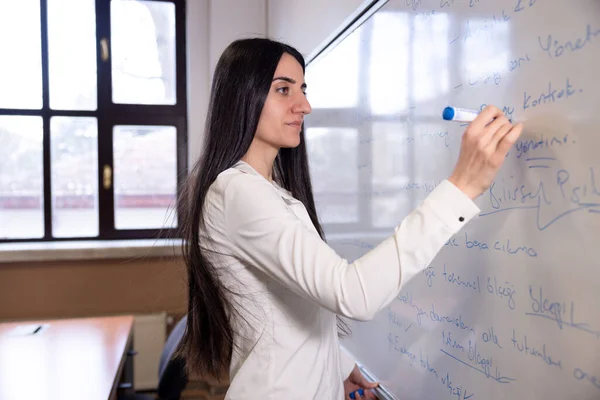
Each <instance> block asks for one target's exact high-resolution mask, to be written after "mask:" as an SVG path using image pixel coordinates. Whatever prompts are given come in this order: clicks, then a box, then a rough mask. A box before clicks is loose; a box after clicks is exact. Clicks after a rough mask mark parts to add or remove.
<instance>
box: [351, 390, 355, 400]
mask: <svg viewBox="0 0 600 400" xmlns="http://www.w3.org/2000/svg"><path fill="white" fill-rule="evenodd" d="M349 396H350V398H351V399H352V400H354V398H355V397H356V395H355V394H354V392H350V394H349Z"/></svg>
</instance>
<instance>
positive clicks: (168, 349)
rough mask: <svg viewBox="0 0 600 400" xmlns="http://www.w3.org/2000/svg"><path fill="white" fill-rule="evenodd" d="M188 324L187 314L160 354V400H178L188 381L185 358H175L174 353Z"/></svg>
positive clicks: (178, 323) (158, 390)
mask: <svg viewBox="0 0 600 400" xmlns="http://www.w3.org/2000/svg"><path fill="white" fill-rule="evenodd" d="M186 324H187V315H186V316H184V317H183V318H182V319H181V320H179V322H177V324H176V325H175V327H174V328H173V330H172V331H171V333H170V334H169V337H168V338H167V341H166V343H165V347H164V348H163V352H162V354H161V356H160V363H159V366H158V389H157V394H158V398H159V399H160V400H178V399H179V398H180V396H181V392H182V391H183V389H185V386H186V385H187V383H188V377H187V373H186V371H185V360H184V359H182V358H173V354H174V353H175V351H176V350H177V348H178V347H179V343H180V342H181V339H182V338H183V334H184V333H185V327H186Z"/></svg>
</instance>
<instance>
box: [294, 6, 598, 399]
mask: <svg viewBox="0 0 600 400" xmlns="http://www.w3.org/2000/svg"><path fill="white" fill-rule="evenodd" d="M306 81H307V84H308V96H309V100H310V101H311V104H312V106H313V112H312V114H311V115H310V116H309V117H307V130H306V137H307V145H308V152H309V158H310V165H311V173H312V179H313V189H314V192H315V201H316V204H317V209H318V212H319V216H320V218H321V221H322V223H323V226H324V230H325V233H326V236H327V240H328V242H329V243H330V244H331V245H332V246H333V247H334V248H335V249H336V251H338V253H339V254H341V255H342V256H344V257H346V258H348V259H349V260H354V259H356V258H358V257H360V256H361V255H362V254H364V253H366V252H367V251H369V250H370V249H372V248H373V247H374V246H375V245H376V244H378V243H379V242H380V241H381V240H382V239H384V238H385V237H387V236H389V235H390V234H391V233H392V229H393V228H394V226H395V225H396V224H398V223H399V222H400V221H401V220H402V218H403V217H404V216H406V215H407V214H408V213H409V212H410V211H411V210H413V209H414V208H415V207H416V206H417V205H418V204H419V203H420V202H421V201H422V200H423V199H424V198H425V197H426V196H427V194H428V193H430V192H431V191H432V190H433V189H434V188H435V186H436V185H437V184H439V183H440V182H441V181H442V180H443V179H445V178H447V177H448V176H449V175H450V173H451V171H452V168H453V167H454V164H455V162H456V160H457V157H458V152H459V146H460V139H461V134H462V132H463V130H464V126H463V125H461V124H460V123H456V122H452V123H449V122H444V121H442V119H441V113H442V110H443V108H444V107H445V106H447V105H452V106H457V107H464V108H475V109H480V108H482V107H484V105H485V104H495V105H497V106H499V107H500V108H502V109H503V110H504V112H505V114H506V115H507V116H508V117H509V118H511V119H512V120H514V121H517V120H524V121H525V124H526V125H525V127H526V128H525V132H524V134H523V136H522V138H521V139H520V140H519V142H518V143H516V145H515V146H514V148H513V149H512V150H511V151H510V153H509V154H508V156H507V159H506V162H505V165H504V166H503V167H502V169H501V172H500V174H499V175H498V176H497V179H496V180H495V181H494V183H493V185H492V186H491V188H490V189H489V190H488V191H487V192H486V193H485V194H483V195H482V196H481V197H480V198H478V199H477V201H476V203H477V205H478V206H479V208H480V209H481V214H480V215H479V216H477V217H476V218H475V219H474V220H473V221H471V222H470V223H469V224H467V226H466V227H465V228H464V229H463V230H462V231H460V232H459V233H458V234H457V235H455V236H454V237H453V238H452V239H451V240H449V241H448V243H447V244H446V246H444V248H443V249H442V251H441V252H440V253H439V254H438V256H437V257H436V258H435V260H434V261H433V262H432V264H431V265H430V266H429V267H428V268H427V269H426V270H425V271H424V272H423V273H422V274H421V275H419V276H417V277H416V278H415V279H414V280H412V281H410V282H408V283H407V284H406V286H405V287H404V288H403V290H402V292H401V293H400V294H399V295H398V296H397V298H396V299H395V300H394V301H393V302H392V303H391V304H390V305H389V306H388V307H387V308H385V309H384V310H383V311H382V312H380V313H379V314H378V315H377V316H376V317H375V318H374V319H373V320H372V321H369V322H362V323H360V322H354V321H351V328H352V331H353V333H352V335H351V336H350V337H348V338H346V339H344V340H343V346H344V348H345V349H346V350H347V351H348V352H349V353H350V354H352V356H353V357H354V358H355V359H356V360H357V362H358V363H360V364H361V365H362V366H363V367H364V369H365V371H368V372H369V373H370V374H371V375H372V376H373V377H374V378H375V379H377V380H379V381H380V382H381V383H382V385H383V386H384V387H385V388H386V389H387V390H388V391H389V392H390V393H391V394H392V395H393V396H395V397H397V398H400V399H509V398H510V399H578V400H582V399H598V398H600V290H599V283H600V268H599V260H600V157H599V152H600V1H597V0H571V1H558V0H553V1H550V0H454V1H452V0H397V1H389V2H374V3H373V4H367V5H366V7H365V11H364V13H363V15H362V16H359V17H358V20H357V21H355V22H354V23H353V24H352V25H351V26H350V27H349V28H348V29H347V30H346V31H345V32H343V34H342V35H341V36H340V37H339V38H338V39H336V40H335V41H334V42H332V43H331V44H330V45H329V46H327V47H326V48H325V50H324V51H323V52H322V53H320V54H319V55H318V56H317V57H316V58H314V59H313V60H311V62H310V63H309V65H308V68H307V73H306Z"/></svg>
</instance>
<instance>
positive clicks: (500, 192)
mask: <svg viewBox="0 0 600 400" xmlns="http://www.w3.org/2000/svg"><path fill="white" fill-rule="evenodd" d="M550 176H552V175H550ZM552 177H553V178H554V180H553V181H550V182H551V183H550V184H548V185H549V187H550V189H551V192H548V191H547V189H546V184H547V181H545V180H543V179H540V181H539V182H535V181H534V183H533V184H530V183H526V184H521V185H519V184H510V183H509V182H507V181H506V180H505V179H504V178H502V179H501V180H500V181H499V182H497V181H494V182H493V183H492V184H491V186H490V188H489V189H488V192H487V195H488V200H489V202H490V205H491V207H492V209H493V211H489V212H484V213H481V214H480V216H487V215H492V214H496V213H499V212H504V211H509V210H517V209H521V210H524V209H531V210H536V211H537V228H538V229H539V230H541V231H543V230H545V229H547V228H548V227H549V226H551V225H552V224H554V223H555V222H557V221H558V220H560V219H561V218H563V217H565V216H567V215H569V214H572V213H574V212H578V211H583V210H590V211H593V210H599V209H600V190H598V188H599V187H600V186H598V184H597V182H596V174H595V169H594V168H593V167H589V169H588V176H579V177H578V179H580V180H578V181H576V182H573V181H574V179H572V177H571V174H570V173H569V171H568V170H565V169H561V170H558V171H557V172H556V175H554V176H552ZM558 196H560V197H561V198H559V197H558ZM550 205H552V206H553V207H550ZM565 209H566V210H565ZM563 210H564V211H563ZM549 213H552V215H550V216H547V217H545V218H544V219H546V220H547V221H542V219H543V217H542V214H549ZM553 215H554V216H553Z"/></svg>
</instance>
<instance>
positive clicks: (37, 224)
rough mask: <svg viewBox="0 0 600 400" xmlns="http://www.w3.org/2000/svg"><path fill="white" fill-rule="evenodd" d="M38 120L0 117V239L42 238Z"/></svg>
mask: <svg viewBox="0 0 600 400" xmlns="http://www.w3.org/2000/svg"><path fill="white" fill-rule="evenodd" d="M42 124H43V122H42V118H40V117H21V116H0V144H1V145H0V238H1V239H31V238H41V237H43V236H44V195H43V185H44V176H43V172H42V171H43V153H42V148H43V130H42Z"/></svg>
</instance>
